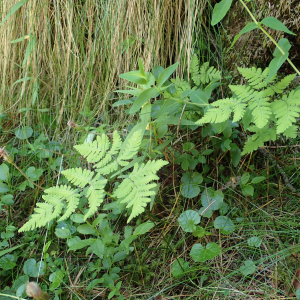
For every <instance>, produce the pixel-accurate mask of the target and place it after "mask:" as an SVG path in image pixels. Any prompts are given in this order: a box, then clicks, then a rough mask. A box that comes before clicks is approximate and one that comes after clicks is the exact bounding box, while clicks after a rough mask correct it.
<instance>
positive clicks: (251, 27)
mask: <svg viewBox="0 0 300 300" xmlns="http://www.w3.org/2000/svg"><path fill="white" fill-rule="evenodd" d="M256 28H258V26H257V25H256V23H254V22H251V23H248V24H247V25H246V26H245V27H244V28H243V29H242V30H241V31H240V32H239V34H237V35H236V36H235V37H234V39H233V42H232V44H231V45H230V47H229V49H228V50H227V52H228V51H229V50H230V49H231V48H232V47H233V46H234V44H235V43H236V41H237V40H238V39H239V38H240V37H241V36H242V35H243V34H244V33H247V32H249V31H252V30H254V29H256Z"/></svg>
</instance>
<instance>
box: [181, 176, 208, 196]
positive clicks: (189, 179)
mask: <svg viewBox="0 0 300 300" xmlns="http://www.w3.org/2000/svg"><path fill="white" fill-rule="evenodd" d="M202 181H203V178H202V175H201V174H200V173H198V172H187V173H185V174H184V175H183V176H182V178H181V182H182V183H183V185H182V188H181V194H182V196H184V197H186V198H194V197H196V196H198V195H199V193H200V187H199V184H201V183H202Z"/></svg>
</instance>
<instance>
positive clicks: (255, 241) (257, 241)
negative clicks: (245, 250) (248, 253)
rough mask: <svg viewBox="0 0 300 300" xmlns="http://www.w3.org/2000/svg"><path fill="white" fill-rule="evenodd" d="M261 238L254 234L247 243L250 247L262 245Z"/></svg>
mask: <svg viewBox="0 0 300 300" xmlns="http://www.w3.org/2000/svg"><path fill="white" fill-rule="evenodd" d="M261 242H262V240H261V238H260V237H257V236H253V237H251V238H249V239H248V240H247V244H248V245H249V246H250V247H256V248H259V247H260V245H261Z"/></svg>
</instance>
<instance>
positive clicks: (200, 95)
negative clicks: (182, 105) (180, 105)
mask: <svg viewBox="0 0 300 300" xmlns="http://www.w3.org/2000/svg"><path fill="white" fill-rule="evenodd" d="M189 97H190V99H191V101H192V102H193V103H196V104H198V105H199V106H202V107H207V105H208V97H207V95H206V93H204V92H203V91H201V90H196V91H193V92H191V93H190V95H189Z"/></svg>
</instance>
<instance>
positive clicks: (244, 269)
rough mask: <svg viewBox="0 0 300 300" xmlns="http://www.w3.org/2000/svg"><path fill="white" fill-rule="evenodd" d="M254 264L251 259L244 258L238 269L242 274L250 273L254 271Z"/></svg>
mask: <svg viewBox="0 0 300 300" xmlns="http://www.w3.org/2000/svg"><path fill="white" fill-rule="evenodd" d="M255 269H256V265H255V263H254V262H253V260H251V259H250V260H246V261H245V262H244V264H243V265H242V266H241V267H240V268H239V271H240V272H241V273H242V274H243V275H244V276H247V275H251V274H253V273H254V272H255Z"/></svg>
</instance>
